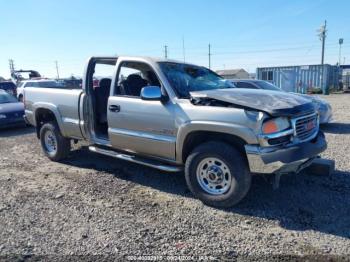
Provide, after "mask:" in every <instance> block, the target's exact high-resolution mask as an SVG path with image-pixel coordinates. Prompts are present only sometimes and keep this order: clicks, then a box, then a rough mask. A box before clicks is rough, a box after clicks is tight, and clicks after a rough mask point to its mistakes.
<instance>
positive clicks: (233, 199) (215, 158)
mask: <svg viewBox="0 0 350 262" xmlns="http://www.w3.org/2000/svg"><path fill="white" fill-rule="evenodd" d="M185 177H186V182H187V186H188V187H189V189H190V190H191V192H192V193H193V194H194V195H195V196H196V197H198V198H199V199H200V200H201V201H202V202H204V203H205V204H207V205H210V206H215V207H231V206H234V205H235V204H237V203H238V202H240V201H241V200H242V199H243V198H244V197H245V196H246V194H247V193H248V191H249V188H250V184H251V174H250V172H249V169H248V166H247V162H246V161H245V159H244V157H243V156H242V154H241V153H240V152H239V151H238V150H237V149H235V148H233V147H232V146H230V145H228V144H225V143H222V142H208V143H205V144H202V145H200V146H198V147H197V148H195V149H194V150H193V151H192V153H191V154H190V155H189V157H188V158H187V160H186V165H185Z"/></svg>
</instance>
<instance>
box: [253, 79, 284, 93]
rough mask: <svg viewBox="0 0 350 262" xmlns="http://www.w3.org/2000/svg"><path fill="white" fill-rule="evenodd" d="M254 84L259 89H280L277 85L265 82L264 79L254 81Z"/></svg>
mask: <svg viewBox="0 0 350 262" xmlns="http://www.w3.org/2000/svg"><path fill="white" fill-rule="evenodd" d="M255 84H256V85H258V86H259V87H260V88H261V89H266V90H274V91H282V90H281V89H279V88H278V87H277V86H275V85H273V84H271V83H269V82H266V81H255Z"/></svg>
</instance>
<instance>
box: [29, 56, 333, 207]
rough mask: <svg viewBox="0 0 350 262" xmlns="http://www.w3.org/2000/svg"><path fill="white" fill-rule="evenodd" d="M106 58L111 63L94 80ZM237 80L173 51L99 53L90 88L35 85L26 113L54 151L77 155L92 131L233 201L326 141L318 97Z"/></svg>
mask: <svg viewBox="0 0 350 262" xmlns="http://www.w3.org/2000/svg"><path fill="white" fill-rule="evenodd" d="M101 65H102V66H104V67H106V68H110V69H111V72H112V73H111V74H106V75H107V76H106V77H105V78H102V79H100V81H99V86H94V84H93V83H94V81H93V80H94V78H95V77H96V76H95V75H96V74H97V73H96V72H95V69H96V67H98V66H101ZM99 76H100V75H99ZM232 87H233V86H232V83H230V82H229V81H227V80H225V79H223V78H221V77H220V76H218V75H217V74H216V73H214V72H213V71H211V70H209V69H207V68H205V67H201V66H196V65H192V64H188V63H182V62H178V61H174V60H167V59H156V58H149V57H128V56H123V57H91V58H90V59H89V60H88V62H87V65H86V68H85V72H84V77H83V85H82V90H67V89H55V88H40V87H39V88H31V87H28V88H26V89H25V90H24V104H25V118H26V120H27V122H29V123H30V124H31V125H33V126H35V127H36V132H37V137H38V139H40V141H41V146H42V149H43V151H44V153H45V154H46V156H47V157H48V158H49V159H51V160H53V161H60V160H61V159H64V158H66V157H67V156H68V155H69V151H70V148H71V141H72V140H73V141H78V140H85V141H87V142H88V143H89V145H90V146H89V149H90V150H91V151H93V152H96V153H99V154H103V155H106V156H110V157H114V158H117V159H122V160H126V161H131V162H134V163H138V164H142V165H145V166H149V167H153V168H156V169H159V170H162V171H166V172H179V171H182V170H183V171H184V175H185V178H186V183H187V185H188V187H189V189H190V190H191V192H192V193H193V194H194V195H195V196H196V197H197V198H199V199H200V200H201V201H202V202H204V203H205V204H208V205H211V206H216V207H230V206H233V205H235V204H237V203H238V202H240V201H241V200H242V199H243V198H244V197H245V195H246V194H247V192H248V191H249V188H250V185H251V177H252V174H259V173H260V174H261V173H264V174H265V173H270V174H276V175H278V176H280V175H281V174H285V173H297V172H299V171H300V170H302V169H303V168H305V167H306V166H308V165H309V164H310V163H311V162H312V160H313V159H314V158H316V157H317V156H318V154H319V153H321V152H322V151H324V150H325V149H326V147H327V144H326V141H325V137H324V135H323V133H322V132H321V131H320V130H319V119H318V114H317V112H316V110H315V108H314V105H313V103H312V102H310V100H309V99H305V98H303V97H300V96H297V95H293V94H289V93H283V92H277V91H266V90H250V89H238V88H232Z"/></svg>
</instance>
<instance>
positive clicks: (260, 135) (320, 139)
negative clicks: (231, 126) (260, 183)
mask: <svg viewBox="0 0 350 262" xmlns="http://www.w3.org/2000/svg"><path fill="white" fill-rule="evenodd" d="M236 90H237V89H235V90H220V91H218V90H216V91H215V92H212V91H206V92H195V93H193V94H192V93H191V95H193V96H192V103H193V104H195V105H204V106H224V107H234V108H242V109H244V110H245V112H246V115H247V117H251V119H254V118H256V120H255V121H256V122H259V125H257V128H256V130H255V133H256V134H257V140H258V144H247V145H245V151H246V156H247V159H248V163H249V168H250V171H251V172H252V173H264V174H266V173H274V174H276V177H278V178H279V176H280V175H281V174H284V173H298V172H299V171H301V170H302V169H304V168H305V167H307V166H308V165H310V164H311V162H312V160H313V159H314V158H315V157H317V155H318V154H320V153H321V152H323V151H324V150H325V149H326V147H327V143H326V140H325V137H324V134H323V133H322V132H321V131H320V130H319V117H318V114H317V112H316V110H315V107H314V105H313V103H311V102H310V101H309V100H305V99H304V98H301V97H299V96H295V95H291V94H284V93H281V92H273V91H271V92H266V91H264V92H259V90H254V93H252V92H251V90H237V91H236ZM250 115H251V116H250Z"/></svg>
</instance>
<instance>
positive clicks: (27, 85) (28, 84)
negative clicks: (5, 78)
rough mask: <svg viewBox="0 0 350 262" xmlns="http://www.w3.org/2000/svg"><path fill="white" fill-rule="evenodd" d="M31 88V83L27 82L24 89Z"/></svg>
mask: <svg viewBox="0 0 350 262" xmlns="http://www.w3.org/2000/svg"><path fill="white" fill-rule="evenodd" d="M31 86H32V83H31V82H27V83H26V84H25V85H24V87H31Z"/></svg>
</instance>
